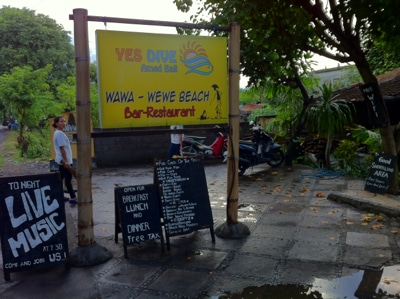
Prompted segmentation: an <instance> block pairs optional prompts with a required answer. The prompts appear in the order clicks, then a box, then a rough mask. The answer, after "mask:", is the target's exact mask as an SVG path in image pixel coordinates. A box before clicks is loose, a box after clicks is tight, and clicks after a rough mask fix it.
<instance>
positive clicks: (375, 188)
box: [365, 153, 397, 194]
mask: <svg viewBox="0 0 400 299" xmlns="http://www.w3.org/2000/svg"><path fill="white" fill-rule="evenodd" d="M396 163H397V157H396V156H391V155H388V154H385V153H375V157H374V161H373V162H372V165H371V167H370V169H369V176H368V178H367V180H366V183H365V190H367V191H370V192H374V193H381V194H383V193H385V192H386V190H387V189H388V187H389V185H390V182H391V180H392V178H393V174H394V168H395V165H396Z"/></svg>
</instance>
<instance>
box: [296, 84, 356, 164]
mask: <svg viewBox="0 0 400 299" xmlns="http://www.w3.org/2000/svg"><path fill="white" fill-rule="evenodd" d="M320 90H321V92H322V97H321V98H320V99H317V100H316V101H315V102H314V103H311V104H310V105H309V106H308V109H307V112H306V114H305V115H304V117H305V123H306V126H307V127H308V128H309V129H310V130H311V131H312V132H316V133H317V134H318V135H320V136H321V137H325V138H326V139H327V143H326V147H325V165H326V167H327V168H328V169H329V168H330V167H331V163H330V153H331V148H332V138H333V136H334V135H335V134H337V133H341V132H342V131H343V127H344V126H346V125H351V124H352V111H351V104H350V103H349V102H346V101H345V100H341V99H337V96H334V97H332V93H333V87H332V84H331V83H329V84H324V85H322V87H320Z"/></svg>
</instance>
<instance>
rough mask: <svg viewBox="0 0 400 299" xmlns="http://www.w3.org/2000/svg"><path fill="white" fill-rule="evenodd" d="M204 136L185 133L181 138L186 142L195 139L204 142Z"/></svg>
mask: <svg viewBox="0 0 400 299" xmlns="http://www.w3.org/2000/svg"><path fill="white" fill-rule="evenodd" d="M206 138H207V137H203V136H190V135H189V136H188V135H185V136H184V137H183V140H184V141H187V142H190V141H193V140H194V141H197V142H201V143H202V142H204V140H206Z"/></svg>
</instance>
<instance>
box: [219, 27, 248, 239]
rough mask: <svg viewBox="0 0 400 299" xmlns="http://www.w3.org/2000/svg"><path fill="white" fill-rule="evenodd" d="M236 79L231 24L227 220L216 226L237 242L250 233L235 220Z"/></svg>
mask: <svg viewBox="0 0 400 299" xmlns="http://www.w3.org/2000/svg"><path fill="white" fill-rule="evenodd" d="M239 79H240V25H239V23H232V24H231V32H230V38H229V146H228V161H227V207H226V212H227V220H226V223H223V224H222V225H221V226H219V227H217V228H216V230H215V234H216V235H217V236H218V237H220V238H226V239H241V238H244V237H246V236H248V235H249V234H250V230H249V229H248V227H247V226H245V225H244V224H242V223H240V222H239V221H238V201H239V173H238V164H239V132H240V130H239V126H240V117H239Z"/></svg>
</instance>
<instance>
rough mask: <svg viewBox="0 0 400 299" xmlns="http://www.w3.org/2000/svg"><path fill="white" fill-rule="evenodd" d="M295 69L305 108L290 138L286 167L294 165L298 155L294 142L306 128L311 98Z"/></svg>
mask: <svg viewBox="0 0 400 299" xmlns="http://www.w3.org/2000/svg"><path fill="white" fill-rule="evenodd" d="M293 69H294V70H295V78H294V79H295V81H296V85H297V87H298V88H299V89H300V92H301V94H302V96H303V108H302V109H301V111H300V115H299V118H298V121H297V124H296V129H295V131H294V132H293V134H292V136H291V138H290V141H289V145H288V148H287V150H286V154H285V166H292V165H293V159H294V158H295V153H296V143H295V141H294V140H295V139H296V138H298V137H299V136H300V134H301V131H302V130H303V128H304V114H305V113H306V111H307V108H308V105H309V104H310V97H309V96H308V92H307V90H306V87H305V86H304V84H303V81H301V79H300V77H299V75H298V72H297V70H296V69H295V68H294V67H293Z"/></svg>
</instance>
